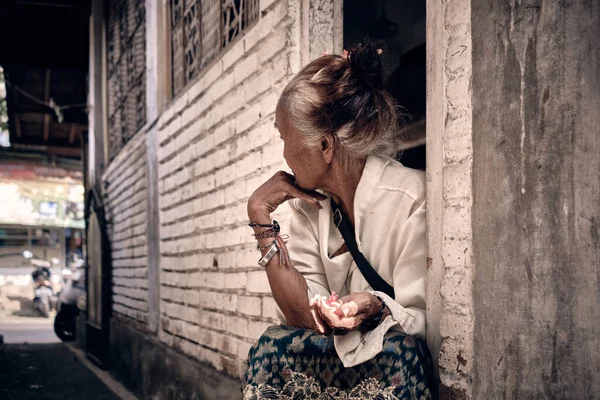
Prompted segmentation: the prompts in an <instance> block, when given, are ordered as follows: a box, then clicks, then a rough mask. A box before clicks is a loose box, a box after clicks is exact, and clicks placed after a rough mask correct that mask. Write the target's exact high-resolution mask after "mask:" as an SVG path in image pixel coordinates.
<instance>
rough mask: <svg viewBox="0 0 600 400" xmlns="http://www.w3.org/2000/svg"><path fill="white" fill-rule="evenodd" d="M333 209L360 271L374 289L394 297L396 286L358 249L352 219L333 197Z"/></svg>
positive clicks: (336, 221) (337, 224)
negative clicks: (384, 277)
mask: <svg viewBox="0 0 600 400" xmlns="http://www.w3.org/2000/svg"><path fill="white" fill-rule="evenodd" d="M331 209H332V210H333V222H334V223H335V226H337V228H338V229H339V231H340V233H341V234H342V237H343V238H344V241H345V242H346V246H347V247H348V250H350V254H352V257H353V258H354V261H355V262H356V265H357V266H358V269H360V272H361V273H362V274H363V276H364V277H365V279H366V280H367V282H368V283H369V285H371V287H372V288H373V289H374V290H376V291H378V292H383V293H385V294H387V295H388V296H390V297H391V298H392V299H394V298H395V294H394V288H393V287H392V285H390V284H389V283H387V282H386V281H385V280H384V279H383V278H382V277H381V275H379V274H378V273H377V271H375V268H373V266H371V264H369V261H367V259H366V258H365V256H364V255H363V253H361V252H360V250H358V245H357V244H356V237H355V236H354V229H352V226H350V221H349V220H348V218H346V215H345V214H344V213H343V211H342V209H341V208H340V206H339V205H337V203H336V202H335V201H333V199H331Z"/></svg>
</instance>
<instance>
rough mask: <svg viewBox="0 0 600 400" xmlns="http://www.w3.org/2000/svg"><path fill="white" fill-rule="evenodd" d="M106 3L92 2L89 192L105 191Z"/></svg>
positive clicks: (101, 1) (98, 0) (89, 94)
mask: <svg viewBox="0 0 600 400" xmlns="http://www.w3.org/2000/svg"><path fill="white" fill-rule="evenodd" d="M104 44H105V41H104V1H103V0H93V1H92V14H91V16H90V58H89V60H90V65H89V90H88V100H87V101H88V107H89V111H88V128H89V129H88V132H89V133H88V135H89V138H88V160H87V164H88V170H87V171H85V173H86V174H87V182H88V185H89V186H90V187H89V188H87V189H91V188H96V189H97V190H98V191H99V192H100V190H101V184H100V182H101V180H102V173H103V172H104V168H105V167H106V164H105V157H106V151H105V147H106V143H105V142H106V141H105V138H104V137H105V126H104V125H105V124H104V81H105V80H106V71H105V68H104V48H105V46H104Z"/></svg>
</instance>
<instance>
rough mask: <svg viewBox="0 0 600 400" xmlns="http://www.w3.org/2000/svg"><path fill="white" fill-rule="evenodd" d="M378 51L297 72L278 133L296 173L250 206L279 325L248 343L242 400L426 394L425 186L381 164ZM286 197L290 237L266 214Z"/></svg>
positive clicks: (279, 113)
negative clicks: (277, 311) (288, 205)
mask: <svg viewBox="0 0 600 400" xmlns="http://www.w3.org/2000/svg"><path fill="white" fill-rule="evenodd" d="M380 54H381V50H379V49H377V48H375V47H374V46H373V45H372V44H367V45H364V46H359V47H357V48H354V49H352V50H351V51H350V52H349V53H348V54H346V55H345V56H339V55H325V56H323V57H320V58H318V59H317V60H315V61H313V62H311V63H310V64H308V65H307V66H306V67H304V68H303V69H302V70H301V71H300V72H299V73H298V75H296V76H295V77H294V78H293V79H292V80H291V82H290V83H289V84H288V85H287V86H286V88H285V89H284V91H283V94H282V95H281V98H280V99H279V102H278V105H277V110H276V120H275V124H276V126H277V128H278V130H279V132H280V134H281V140H283V142H284V151H283V156H284V157H285V160H286V162H287V164H288V165H289V167H290V169H291V170H292V172H293V175H289V174H287V173H285V172H278V173H277V174H275V175H274V176H273V177H272V178H271V179H269V180H268V181H267V182H265V183H264V184H263V185H262V186H260V187H259V188H258V189H257V190H256V191H255V192H254V193H253V195H252V196H251V197H250V200H249V201H248V216H249V219H250V221H251V223H250V226H252V227H253V229H254V231H255V237H256V238H257V241H258V247H259V249H260V250H261V255H262V257H261V259H260V261H259V264H261V265H263V266H264V267H265V271H266V274H267V276H268V279H269V283H270V286H271V290H272V292H273V297H274V298H275V301H276V302H277V304H278V306H279V308H280V310H281V312H282V313H283V317H284V320H285V325H282V326H278V327H271V328H269V329H268V330H267V331H266V332H265V333H264V334H263V335H262V336H261V338H260V339H259V340H258V342H257V343H256V344H255V345H254V346H253V347H252V349H251V350H250V354H249V360H248V370H247V372H246V376H245V381H244V388H243V390H244V398H245V399H280V398H281V399H303V398H311V399H317V398H318V399H404V398H410V399H421V398H430V397H431V396H430V380H429V378H430V373H431V361H430V357H429V353H428V351H427V347H426V345H425V343H424V342H423V340H424V339H425V274H426V250H425V182H424V176H423V173H422V172H419V171H416V170H411V169H408V168H406V167H403V166H402V164H400V163H399V162H397V161H395V160H394V159H392V158H389V157H388V156H389V155H392V154H393V153H394V149H395V147H396V146H395V144H396V143H397V142H398V141H397V133H398V129H397V126H396V113H395V105H394V102H393V101H392V99H391V98H390V96H389V95H388V94H387V93H386V92H385V91H384V89H383V77H382V63H381V59H380ZM286 201H290V205H291V209H292V216H291V220H290V225H289V232H287V236H286V235H284V233H286V232H279V225H278V224H277V223H276V222H274V221H272V220H271V216H270V215H271V213H272V212H273V211H275V209H277V207H278V206H279V205H281V204H282V203H284V202H286Z"/></svg>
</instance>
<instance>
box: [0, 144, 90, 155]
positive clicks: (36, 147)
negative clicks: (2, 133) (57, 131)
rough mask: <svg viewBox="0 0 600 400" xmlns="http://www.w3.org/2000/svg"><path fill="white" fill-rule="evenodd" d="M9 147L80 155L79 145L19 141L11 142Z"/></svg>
mask: <svg viewBox="0 0 600 400" xmlns="http://www.w3.org/2000/svg"><path fill="white" fill-rule="evenodd" d="M11 147H12V148H14V149H15V150H28V151H40V152H42V153H49V154H57V155H62V156H69V157H81V149H80V148H79V147H65V146H45V145H34V144H33V145H32V144H21V143H14V144H13V143H11Z"/></svg>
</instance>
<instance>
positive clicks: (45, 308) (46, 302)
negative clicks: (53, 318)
mask: <svg viewBox="0 0 600 400" xmlns="http://www.w3.org/2000/svg"><path fill="white" fill-rule="evenodd" d="M40 313H42V316H43V317H44V318H48V317H49V316H50V299H49V298H48V296H43V297H41V298H40Z"/></svg>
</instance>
